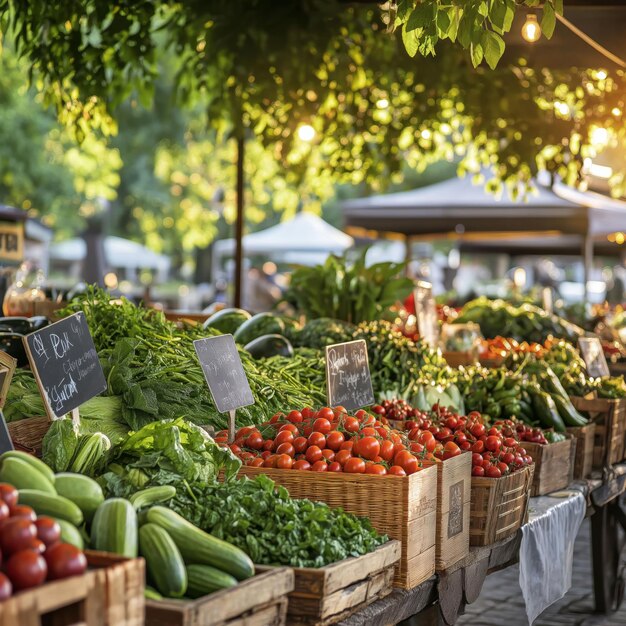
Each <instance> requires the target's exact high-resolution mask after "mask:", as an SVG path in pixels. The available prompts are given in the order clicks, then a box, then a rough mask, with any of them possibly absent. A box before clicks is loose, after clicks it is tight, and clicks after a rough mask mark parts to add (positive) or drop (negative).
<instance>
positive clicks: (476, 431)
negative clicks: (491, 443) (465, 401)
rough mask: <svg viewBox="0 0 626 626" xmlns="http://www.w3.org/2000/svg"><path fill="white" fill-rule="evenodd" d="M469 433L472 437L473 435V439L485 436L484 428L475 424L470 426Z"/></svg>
mask: <svg viewBox="0 0 626 626" xmlns="http://www.w3.org/2000/svg"><path fill="white" fill-rule="evenodd" d="M470 416H471V414H470V415H468V417H470ZM470 432H471V433H472V435H474V437H480V436H482V435H484V434H485V427H484V425H483V424H480V423H476V424H473V425H472V427H471V428H470Z"/></svg>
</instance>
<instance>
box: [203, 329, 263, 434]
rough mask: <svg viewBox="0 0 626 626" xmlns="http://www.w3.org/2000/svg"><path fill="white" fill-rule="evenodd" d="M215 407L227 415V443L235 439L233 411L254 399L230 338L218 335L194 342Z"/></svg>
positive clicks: (234, 345)
mask: <svg viewBox="0 0 626 626" xmlns="http://www.w3.org/2000/svg"><path fill="white" fill-rule="evenodd" d="M193 346H194V348H195V349H196V354H197V355H198V360H199V361H200V365H201V367H202V371H203V372H204V377H205V379H206V382H207V385H208V386H209V390H210V391H211V395H212V396H213V401H214V402H215V406H216V407H217V410H218V411H219V412H220V413H228V414H229V440H230V441H232V440H233V439H234V435H235V411H236V410H237V409H239V408H241V407H242V406H250V405H251V404H254V396H253V395H252V390H251V389H250V384H249V383H248V378H247V376H246V373H245V372H244V369H243V365H242V364H241V358H240V357H239V352H238V351H237V345H236V344H235V340H234V339H233V336H232V335H219V336H218V337H207V338H206V339H197V340H196V341H194V342H193Z"/></svg>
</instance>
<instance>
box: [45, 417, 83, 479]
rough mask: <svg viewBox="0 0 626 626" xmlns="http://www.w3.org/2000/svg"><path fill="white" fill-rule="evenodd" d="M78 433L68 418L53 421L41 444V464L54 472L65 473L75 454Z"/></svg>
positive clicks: (76, 427)
mask: <svg viewBox="0 0 626 626" xmlns="http://www.w3.org/2000/svg"><path fill="white" fill-rule="evenodd" d="M79 437H80V433H79V430H78V425H77V424H74V423H73V421H72V420H71V419H69V418H64V419H60V420H54V421H53V422H52V423H51V424H50V428H49V429H48V432H47V433H46V434H45V435H44V438H43V441H42V444H41V458H42V460H43V462H44V463H45V464H46V465H48V466H49V467H51V468H52V469H53V471H55V472H65V471H66V470H67V468H68V467H69V466H70V461H71V460H72V457H73V456H74V453H75V452H76V448H77V446H78V440H79Z"/></svg>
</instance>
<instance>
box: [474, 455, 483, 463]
mask: <svg viewBox="0 0 626 626" xmlns="http://www.w3.org/2000/svg"><path fill="white" fill-rule="evenodd" d="M482 464H483V456H482V454H478V452H472V465H482Z"/></svg>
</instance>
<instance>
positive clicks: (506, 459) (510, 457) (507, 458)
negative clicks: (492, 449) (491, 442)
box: [501, 452, 515, 465]
mask: <svg viewBox="0 0 626 626" xmlns="http://www.w3.org/2000/svg"><path fill="white" fill-rule="evenodd" d="M501 458H502V462H503V463H506V464H507V465H511V463H513V462H514V461H515V455H514V454H513V453H512V452H505V453H504V454H503V455H502V457H501Z"/></svg>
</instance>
